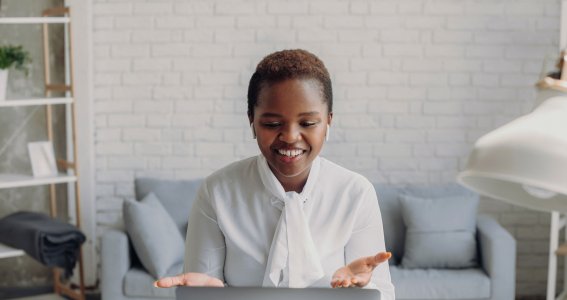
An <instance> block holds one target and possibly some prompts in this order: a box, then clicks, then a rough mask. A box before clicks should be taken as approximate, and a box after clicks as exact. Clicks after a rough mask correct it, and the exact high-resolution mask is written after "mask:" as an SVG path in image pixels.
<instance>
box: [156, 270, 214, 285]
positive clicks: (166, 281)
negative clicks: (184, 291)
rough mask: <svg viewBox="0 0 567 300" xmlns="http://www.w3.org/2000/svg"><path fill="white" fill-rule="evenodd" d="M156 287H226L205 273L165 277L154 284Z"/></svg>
mask: <svg viewBox="0 0 567 300" xmlns="http://www.w3.org/2000/svg"><path fill="white" fill-rule="evenodd" d="M154 286H155V287H160V288H169V287H174V286H214V287H224V284H223V282H222V281H221V280H220V279H218V278H215V277H211V276H209V275H207V274H204V273H185V274H180V275H177V276H172V277H164V278H161V279H158V280H157V281H155V282H154Z"/></svg>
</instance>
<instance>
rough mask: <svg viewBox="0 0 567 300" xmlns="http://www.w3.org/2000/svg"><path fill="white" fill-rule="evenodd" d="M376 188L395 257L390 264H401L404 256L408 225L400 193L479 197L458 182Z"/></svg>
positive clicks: (385, 231) (433, 196) (387, 248)
mask: <svg viewBox="0 0 567 300" xmlns="http://www.w3.org/2000/svg"><path fill="white" fill-rule="evenodd" d="M374 188H375V189H376V194H377V196H378V203H379V204H380V212H381V214H382V223H383V224H384V239H385V241H386V250H387V251H390V252H392V256H393V257H394V259H393V260H390V264H399V263H400V261H401V259H402V257H403V256H404V246H405V245H404V242H405V235H406V226H405V224H404V219H403V217H402V207H401V202H400V199H399V197H398V195H400V194H407V195H412V196H417V197H423V198H439V197H448V196H455V195H462V196H471V195H472V196H475V197H478V195H477V194H475V193H474V192H472V191H469V190H467V189H466V188H464V187H462V186H460V185H458V184H456V183H447V184H442V185H433V186H425V185H409V186H403V187H394V186H392V185H386V184H377V183H375V184H374Z"/></svg>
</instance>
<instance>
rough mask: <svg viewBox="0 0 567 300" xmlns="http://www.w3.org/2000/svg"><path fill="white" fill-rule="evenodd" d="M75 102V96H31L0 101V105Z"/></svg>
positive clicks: (14, 105) (13, 105)
mask: <svg viewBox="0 0 567 300" xmlns="http://www.w3.org/2000/svg"><path fill="white" fill-rule="evenodd" d="M68 103H73V98H71V97H65V98H31V99H14V100H2V101H0V107H16V106H32V105H52V104H68Z"/></svg>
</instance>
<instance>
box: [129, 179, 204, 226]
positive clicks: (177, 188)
mask: <svg viewBox="0 0 567 300" xmlns="http://www.w3.org/2000/svg"><path fill="white" fill-rule="evenodd" d="M202 182H203V180H202V179H198V180H168V179H156V178H136V179H135V181H134V192H135V197H136V200H138V201H139V200H141V199H143V198H144V197H146V196H147V195H148V194H149V193H154V194H155V195H156V196H157V198H158V199H159V200H160V201H161V204H162V205H163V207H164V208H165V210H166V211H167V212H168V213H169V214H170V215H171V217H172V218H173V221H174V222H175V225H177V227H178V229H179V231H180V232H181V234H182V235H183V237H185V233H186V231H187V220H188V218H189V211H190V210H191V206H192V205H193V201H194V200H195V197H196V196H197V191H198V189H199V187H200V186H201V183H202Z"/></svg>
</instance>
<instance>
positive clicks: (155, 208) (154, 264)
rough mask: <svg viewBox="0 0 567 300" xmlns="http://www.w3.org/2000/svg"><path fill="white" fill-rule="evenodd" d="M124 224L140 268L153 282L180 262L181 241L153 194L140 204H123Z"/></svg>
mask: <svg viewBox="0 0 567 300" xmlns="http://www.w3.org/2000/svg"><path fill="white" fill-rule="evenodd" d="M122 208H123V214H124V223H125V226H126V231H127V232H128V235H129V236H130V240H131V241H132V245H133V246H134V250H135V251H136V254H138V257H139V258H140V261H141V263H142V265H143V266H144V267H145V268H146V269H147V270H148V272H149V273H150V274H151V275H152V276H154V278H156V279H157V278H160V277H163V276H165V275H170V274H166V272H167V271H168V270H169V269H170V268H171V267H172V266H173V265H175V264H177V263H179V262H181V261H183V253H184V248H185V245H184V242H183V237H182V236H181V233H180V232H179V230H177V226H176V225H175V222H174V221H173V219H172V218H171V216H170V215H169V214H168V213H167V211H166V210H165V208H163V206H162V204H161V203H160V201H159V200H158V198H157V197H156V196H155V195H154V194H153V193H150V194H148V195H147V196H146V197H145V198H144V199H142V200H141V201H134V200H126V201H124V204H123V207H122Z"/></svg>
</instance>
